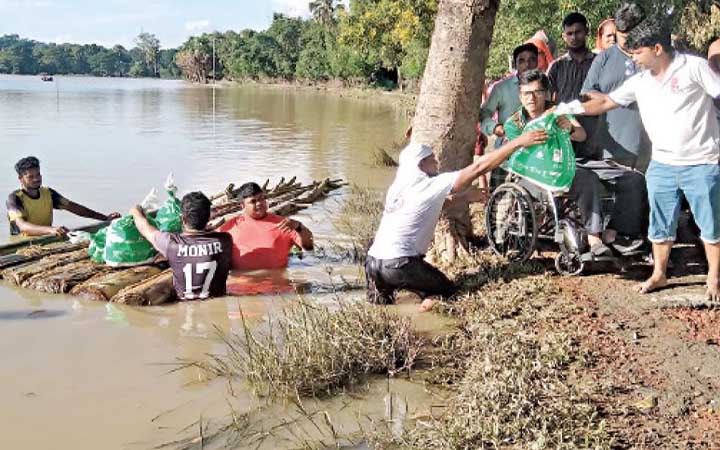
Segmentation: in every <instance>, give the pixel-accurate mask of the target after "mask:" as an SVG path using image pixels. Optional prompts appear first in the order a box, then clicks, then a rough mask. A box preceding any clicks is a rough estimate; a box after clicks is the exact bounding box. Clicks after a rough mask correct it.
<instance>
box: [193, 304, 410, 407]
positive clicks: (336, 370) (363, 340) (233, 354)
mask: <svg viewBox="0 0 720 450" xmlns="http://www.w3.org/2000/svg"><path fill="white" fill-rule="evenodd" d="M335 306H337V308H332V309H331V308H328V307H326V306H320V305H316V304H313V303H311V302H310V301H308V300H304V299H302V298H301V299H299V300H298V301H296V302H294V303H292V304H291V305H288V306H286V307H285V308H284V309H283V310H282V312H281V313H280V314H279V315H278V317H277V318H275V319H270V322H269V323H268V327H267V332H266V333H263V334H261V335H256V334H253V333H252V332H251V330H250V328H249V326H248V324H247V323H245V322H243V331H244V333H243V334H242V335H227V334H223V339H224V341H225V343H226V344H227V350H228V352H227V355H226V356H218V357H215V358H214V359H213V360H212V361H211V362H210V363H209V364H208V365H206V366H205V367H206V368H207V369H208V370H210V371H211V372H213V373H215V374H216V375H222V376H226V377H239V376H242V377H244V378H245V379H246V380H247V381H248V382H249V383H250V385H251V386H252V387H253V389H254V391H255V392H256V394H258V395H259V396H262V397H269V398H271V399H274V398H281V399H282V398H284V399H287V398H297V397H323V396H327V395H330V394H332V393H334V392H337V391H338V390H342V389H344V388H348V387H351V386H352V385H354V384H356V383H357V382H358V381H361V380H362V379H363V378H364V377H366V376H367V375H369V374H389V375H391V376H392V375H395V374H398V373H400V372H405V371H408V370H410V369H411V368H412V367H413V364H414V362H415V359H416V357H417V354H418V352H419V350H420V347H421V344H422V341H421V340H420V338H419V337H418V336H417V335H416V334H415V333H414V332H413V330H412V325H411V323H410V319H408V318H403V317H399V316H397V315H395V314H393V313H391V312H389V311H388V310H387V309H382V308H375V307H373V306H372V305H369V304H366V303H358V302H354V303H349V302H345V301H342V300H339V299H338V301H337V302H336V303H335Z"/></svg>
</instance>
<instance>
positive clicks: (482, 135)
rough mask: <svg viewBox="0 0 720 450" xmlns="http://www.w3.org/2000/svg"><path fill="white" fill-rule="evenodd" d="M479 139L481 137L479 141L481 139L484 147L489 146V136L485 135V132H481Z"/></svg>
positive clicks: (481, 144)
mask: <svg viewBox="0 0 720 450" xmlns="http://www.w3.org/2000/svg"><path fill="white" fill-rule="evenodd" d="M478 139H479V141H480V146H481V147H482V148H485V147H487V145H488V138H487V136H485V134H484V133H480V134H479V135H478Z"/></svg>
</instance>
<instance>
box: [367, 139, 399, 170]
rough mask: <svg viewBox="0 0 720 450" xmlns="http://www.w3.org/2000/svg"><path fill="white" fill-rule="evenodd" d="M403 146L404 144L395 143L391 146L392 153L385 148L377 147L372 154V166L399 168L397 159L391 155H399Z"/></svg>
mask: <svg viewBox="0 0 720 450" xmlns="http://www.w3.org/2000/svg"><path fill="white" fill-rule="evenodd" d="M403 146H404V144H403V143H402V142H393V143H392V144H390V146H389V149H388V150H390V151H388V150H386V149H385V148H383V147H375V150H374V151H373V153H372V165H373V166H375V167H397V166H398V163H397V161H396V160H395V158H393V157H392V156H390V153H392V154H395V155H397V154H399V153H400V151H401V150H402V148H403Z"/></svg>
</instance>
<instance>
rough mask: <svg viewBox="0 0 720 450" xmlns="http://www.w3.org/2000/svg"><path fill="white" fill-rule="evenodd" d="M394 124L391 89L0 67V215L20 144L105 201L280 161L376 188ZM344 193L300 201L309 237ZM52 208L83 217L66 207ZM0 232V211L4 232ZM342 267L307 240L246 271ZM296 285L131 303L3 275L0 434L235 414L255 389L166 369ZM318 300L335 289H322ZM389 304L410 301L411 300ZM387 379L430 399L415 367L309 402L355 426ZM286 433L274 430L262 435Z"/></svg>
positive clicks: (130, 440)
mask: <svg viewBox="0 0 720 450" xmlns="http://www.w3.org/2000/svg"><path fill="white" fill-rule="evenodd" d="M406 125H407V120H406V117H405V114H404V112H403V111H401V110H399V109H397V108H395V107H393V106H392V105H391V104H390V103H389V102H387V101H374V100H367V99H366V100H353V99H348V98H343V97H341V96H339V95H337V94H324V93H318V92H313V91H307V90H302V91H298V90H293V89H289V88H287V89H285V88H266V87H253V86H249V87H223V88H218V89H216V90H215V91H214V92H213V89H210V88H207V87H198V86H191V85H188V84H185V83H183V82H179V81H156V80H126V79H98V78H86V77H78V78H73V77H55V82H52V83H43V82H41V81H40V80H39V79H38V78H36V77H15V76H0V149H1V150H0V152H2V156H3V157H2V159H1V160H0V162H1V163H0V173H1V174H2V176H0V192H1V193H3V194H2V195H3V202H2V206H0V215H1V216H2V217H3V218H4V217H5V214H6V211H5V206H4V199H5V198H6V197H7V195H8V194H9V193H10V192H11V191H12V190H13V189H16V188H17V185H18V184H17V177H16V175H15V172H14V170H13V164H14V163H15V161H17V160H18V159H19V158H21V157H24V156H28V155H34V156H37V157H38V158H39V159H40V160H41V163H42V173H43V176H44V184H45V185H47V186H51V187H53V188H55V189H56V190H57V191H58V192H60V193H61V194H63V195H64V196H66V197H68V198H70V199H72V200H75V201H77V202H80V203H83V204H85V205H87V206H89V207H91V208H93V209H96V210H99V211H102V212H111V211H119V212H122V213H125V212H127V210H128V209H129V208H130V207H131V206H132V205H133V204H135V203H137V202H139V201H140V200H142V198H143V197H144V196H145V194H146V193H147V192H148V191H149V190H150V189H151V188H153V187H155V188H160V187H161V186H162V184H163V181H164V178H165V176H166V175H167V174H168V173H169V172H172V173H173V174H174V176H175V180H176V184H177V185H178V187H179V188H180V193H181V194H182V193H183V192H187V191H190V190H202V191H204V192H206V193H215V192H219V191H222V190H223V189H224V188H225V186H226V185H227V184H228V183H229V182H233V183H235V184H236V185H238V184H240V183H242V182H245V181H257V182H260V183H262V182H263V181H264V180H265V179H266V178H270V179H271V180H275V181H277V180H279V178H280V177H282V176H284V177H286V178H287V177H291V176H297V177H298V179H299V180H302V181H311V180H313V179H322V178H325V177H331V178H342V179H344V180H347V181H349V182H353V183H357V184H360V185H364V186H372V187H376V188H378V189H384V188H385V187H386V186H387V184H388V183H389V181H390V179H391V177H392V171H390V170H388V169H379V168H374V167H372V166H371V165H370V161H371V153H372V151H373V150H374V148H375V147H376V146H387V145H388V144H390V143H391V142H393V141H395V140H398V138H399V137H400V136H402V134H403V130H404V129H405V127H406ZM342 194H343V192H336V193H335V194H333V196H332V198H331V199H329V200H326V201H324V202H320V203H318V204H316V205H314V206H312V207H311V208H309V209H307V210H305V211H303V212H302V213H301V214H299V216H298V218H299V219H300V220H301V221H302V222H303V223H305V224H306V225H307V226H309V227H310V228H311V229H312V230H313V231H314V232H315V234H316V242H317V243H318V244H319V245H320V246H323V244H327V243H328V242H329V241H330V240H331V239H333V238H334V237H335V235H336V233H335V231H334V229H333V226H332V220H331V218H332V215H333V213H334V212H335V211H337V209H338V207H339V203H340V201H341V198H342ZM55 222H56V223H57V224H64V225H68V226H77V225H81V224H84V223H88V222H87V221H84V220H83V219H78V218H76V217H72V216H69V215H67V214H64V213H57V214H56V219H55ZM8 231H9V230H8V227H7V225H3V226H0V242H4V241H7V239H8V234H9V233H8ZM328 267H331V268H332V270H331V272H332V275H330V274H329V273H328V272H329V271H328ZM340 275H343V276H344V277H346V278H348V279H350V280H352V279H354V278H357V276H358V269H357V267H355V266H352V265H342V264H338V263H330V262H328V261H326V260H325V259H323V258H321V257H316V256H313V255H308V256H307V257H306V258H304V259H303V260H299V259H297V258H292V259H291V264H290V267H289V268H288V269H287V270H286V271H280V272H274V273H269V274H267V273H266V274H263V273H260V274H255V275H254V277H255V281H254V283H258V284H259V285H263V283H264V284H265V285H268V284H269V285H270V286H271V290H273V291H287V290H288V289H287V288H288V287H289V286H292V285H295V284H308V283H309V284H310V285H319V284H327V283H330V282H331V281H332V280H331V279H330V278H331V277H338V276H340ZM232 283H235V285H236V288H237V290H236V291H235V292H247V291H248V290H247V289H246V288H247V286H248V285H249V284H250V285H252V283H251V282H248V281H247V280H246V279H241V278H235V279H234V281H233V280H231V284H232ZM250 290H252V289H250ZM361 294H362V293H361V292H355V293H353V294H349V295H361ZM294 299H295V295H294V294H274V295H265V296H263V295H244V296H235V297H228V298H223V299H213V300H210V301H206V302H193V303H187V304H173V305H167V306H160V307H152V308H132V307H123V306H117V305H108V304H101V303H93V302H87V301H79V300H77V299H74V298H72V297H69V296H60V295H48V294H40V293H38V292H35V291H28V290H24V289H18V288H15V287H10V286H9V285H7V284H3V283H2V282H0V336H1V337H2V339H0V354H1V355H2V363H0V400H1V403H2V406H1V407H0V448H2V449H10V448H12V449H15V450H23V449H48V448H72V449H74V450H81V449H98V448H102V449H126V448H127V449H137V448H153V447H155V446H157V445H160V444H163V443H165V442H168V441H172V440H174V439H178V438H181V437H184V436H185V435H187V433H188V432H189V431H188V430H191V429H192V426H193V425H192V424H193V423H194V422H196V421H198V420H199V418H200V417H203V418H204V419H203V420H213V421H215V422H222V421H224V420H227V419H228V417H229V413H230V406H229V405H232V407H233V408H234V409H235V410H236V411H237V412H240V413H242V412H247V411H253V410H254V409H255V408H260V407H261V406H262V405H261V403H262V402H261V401H258V400H257V399H255V398H253V396H252V395H251V394H250V393H249V392H247V391H246V389H247V388H246V387H245V386H244V385H243V384H242V383H240V382H239V383H238V384H237V385H235V386H232V385H228V384H227V382H224V381H219V380H215V381H208V380H207V379H206V377H205V376H204V375H203V374H202V373H201V372H199V371H198V370H196V369H186V370H181V371H176V372H170V370H171V369H172V368H173V367H175V366H174V365H173V364H175V363H177V361H179V360H180V359H190V360H192V359H202V358H204V357H205V355H206V354H208V353H222V352H223V350H224V347H223V345H222V343H221V341H220V340H219V338H218V337H217V335H216V333H215V327H218V328H219V329H220V330H222V331H224V332H228V331H233V330H238V329H239V327H240V312H239V311H240V309H242V312H243V313H244V315H245V317H246V318H247V319H248V320H249V321H250V322H251V323H252V324H255V325H258V326H260V325H261V324H262V323H263V322H264V321H266V320H267V317H268V315H269V314H272V313H273V311H276V310H277V309H278V308H279V307H282V305H283V304H284V303H286V302H289V301H293V300H294ZM315 301H318V302H328V301H331V299H330V298H329V296H327V295H326V296H322V295H320V296H318V297H317V299H316V300H315ZM398 308H399V311H401V312H402V313H406V314H411V315H414V313H413V311H414V309H415V308H414V305H406V306H400V307H398ZM415 320H416V323H417V325H418V326H419V327H420V328H421V329H422V328H424V329H434V328H436V327H438V326H442V322H441V321H440V320H439V319H438V318H433V317H432V316H427V317H416V318H415ZM169 372H170V373H169ZM388 392H392V393H394V394H395V395H396V396H397V398H398V399H406V400H403V401H406V402H407V404H408V405H407V409H408V411H409V413H411V414H412V413H417V412H418V411H421V410H423V408H426V407H427V405H428V404H429V403H430V402H431V399H430V397H429V394H427V393H425V392H424V390H423V389H422V387H420V386H418V385H417V384H415V383H413V382H411V381H407V380H394V381H393V382H392V383H390V384H387V382H385V381H382V380H378V381H375V382H372V383H370V385H369V387H368V388H367V389H366V390H365V391H363V393H361V394H359V395H360V397H358V398H355V397H353V407H352V408H350V409H348V408H347V404H345V403H343V402H347V401H348V398H347V397H342V398H341V399H335V400H333V401H331V402H327V404H323V405H320V407H322V408H325V409H327V410H328V411H330V412H331V413H332V414H335V413H337V417H336V418H335V420H337V421H338V422H339V424H338V427H339V428H343V426H344V425H345V426H346V427H348V429H351V428H352V424H353V419H352V418H351V417H350V415H348V411H353V413H356V414H365V413H367V414H371V415H378V416H379V417H382V416H383V414H384V411H386V406H387V405H386V400H387V398H386V397H387V395H388ZM343 399H344V400H343ZM263 408H264V409H263V411H264V413H263V414H267V416H268V417H273V418H275V419H277V418H278V417H282V416H283V414H290V413H289V412H288V411H287V409H283V408H282V407H280V406H277V407H273V408H276V409H271V410H270V412H268V410H267V407H263ZM343 411H344V412H343ZM333 412H334V413H333ZM343 414H345V416H347V417H345V418H344V419H343V418H342V417H344V416H343ZM258 417H261V416H260V413H258ZM187 427H190V428H187ZM195 427H197V425H195ZM278 439H279V438H278ZM291 441H292V439H290V440H289V441H288V442H291ZM286 444H287V442H285V443H281V442H280V441H273V440H272V439H270V440H269V441H267V442H266V444H265V446H266V448H279V447H282V446H283V445H286Z"/></svg>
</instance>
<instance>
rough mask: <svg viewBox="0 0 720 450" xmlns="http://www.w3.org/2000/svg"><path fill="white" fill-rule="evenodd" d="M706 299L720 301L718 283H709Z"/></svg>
mask: <svg viewBox="0 0 720 450" xmlns="http://www.w3.org/2000/svg"><path fill="white" fill-rule="evenodd" d="M705 300H707V301H710V302H717V301H720V289H719V288H718V284H717V283H708V285H707V291H705Z"/></svg>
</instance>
